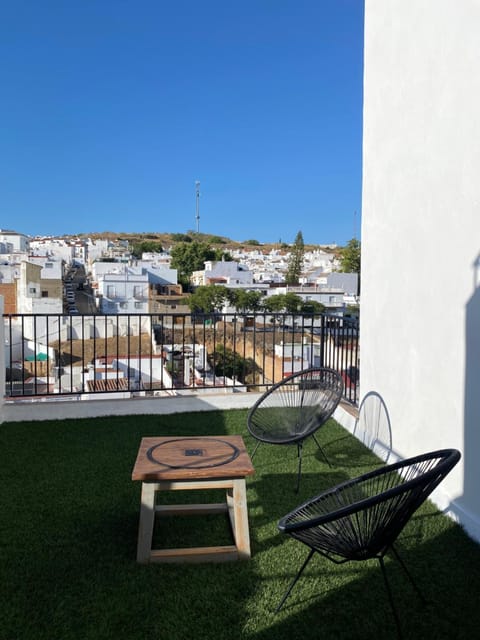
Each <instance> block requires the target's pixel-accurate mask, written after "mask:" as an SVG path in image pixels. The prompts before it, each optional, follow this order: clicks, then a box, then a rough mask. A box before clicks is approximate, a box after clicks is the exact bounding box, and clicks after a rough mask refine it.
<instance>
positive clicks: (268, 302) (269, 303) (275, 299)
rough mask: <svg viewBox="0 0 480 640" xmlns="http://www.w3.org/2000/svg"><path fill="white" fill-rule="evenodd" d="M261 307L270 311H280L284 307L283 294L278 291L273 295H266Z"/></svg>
mask: <svg viewBox="0 0 480 640" xmlns="http://www.w3.org/2000/svg"><path fill="white" fill-rule="evenodd" d="M263 307H264V309H265V310H266V311H269V312H271V313H280V312H281V311H283V310H284V309H285V294H284V293H278V294H276V295H274V296H268V297H267V298H266V299H265V300H264V302H263Z"/></svg>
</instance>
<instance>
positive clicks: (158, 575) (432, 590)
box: [0, 411, 480, 640]
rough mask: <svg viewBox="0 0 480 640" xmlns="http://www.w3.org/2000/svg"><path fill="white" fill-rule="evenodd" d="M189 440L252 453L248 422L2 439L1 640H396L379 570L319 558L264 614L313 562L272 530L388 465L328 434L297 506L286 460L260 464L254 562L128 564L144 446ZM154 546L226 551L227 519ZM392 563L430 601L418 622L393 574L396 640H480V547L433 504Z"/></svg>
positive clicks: (56, 428) (311, 446)
mask: <svg viewBox="0 0 480 640" xmlns="http://www.w3.org/2000/svg"><path fill="white" fill-rule="evenodd" d="M197 434H203V435H207V434H208V435H215V434H242V435H244V436H245V442H246V444H247V448H248V449H249V450H250V451H252V449H253V443H252V441H251V439H250V437H249V436H248V435H247V432H246V412H245V411H226V412H207V413H190V414H174V415H170V416H135V417H112V418H97V419H88V420H62V421H49V422H32V423H26V422H24V423H9V424H2V425H0V449H1V463H0V495H1V509H2V510H1V516H0V638H1V640H26V639H29V640H30V639H31V640H43V639H45V640H47V639H48V640H70V639H78V640H80V639H81V640H90V639H102V640H103V639H105V640H110V639H111V640H130V639H132V640H133V639H138V640H143V639H149V640H150V639H152V640H164V639H165V640H204V639H205V640H207V639H213V640H215V639H219V640H220V639H223V638H224V639H225V640H232V639H233V640H234V639H237V638H238V639H241V638H247V639H248V638H252V639H256V640H287V639H288V640H294V639H296V638H301V639H302V640H309V639H312V640H313V639H314V638H315V639H317V638H323V639H325V638H326V639H330V638H332V639H337V638H340V639H347V638H348V639H363V638H390V637H395V635H396V631H395V625H394V622H393V618H392V616H391V612H390V609H389V605H388V601H387V598H386V594H385V591H384V586H383V581H382V577H381V573H380V570H379V568H378V563H376V562H375V561H371V562H368V563H367V562H364V563H358V564H354V563H347V564H344V565H340V566H337V565H335V564H333V563H331V562H329V561H328V560H325V559H323V558H321V557H320V556H318V557H316V558H314V559H313V560H312V562H311V563H310V564H309V566H308V567H307V569H306V571H305V573H304V575H303V576H302V578H301V579H300V581H299V582H298V584H297V585H296V587H295V589H294V590H293V592H292V594H291V596H290V598H289V599H288V600H287V603H286V604H285V607H284V609H283V610H282V611H281V612H280V613H279V614H277V615H275V614H274V613H273V611H274V609H275V607H276V605H277V604H278V602H279V600H280V598H281V596H282V594H283V593H284V591H285V589H286V588H287V586H288V584H289V581H290V580H291V578H292V576H293V575H294V574H295V573H296V571H297V570H298V568H299V566H300V564H301V563H302V562H303V559H304V558H305V556H306V553H307V549H306V547H304V546H303V545H301V544H300V543H298V542H295V541H294V540H292V539H290V538H287V537H286V536H283V535H281V534H280V533H278V530H277V522H278V520H279V518H280V517H281V516H283V515H284V514H285V513H287V512H288V511H290V510H291V509H292V508H293V507H295V506H296V505H297V504H299V503H300V502H302V501H303V500H305V499H306V498H308V497H309V496H312V495H315V494H316V493H319V492H320V491H321V490H323V489H325V488H328V487H330V486H332V485H335V484H337V483H338V482H340V481H342V480H344V479H346V478H348V477H354V476H357V475H360V474H361V473H363V472H365V471H367V470H369V469H371V468H373V467H375V466H377V465H379V464H381V463H380V461H379V460H378V459H377V458H375V456H373V454H372V453H371V452H370V451H368V450H367V449H366V448H364V447H363V446H362V445H361V444H360V443H359V442H358V441H357V440H355V439H354V438H353V437H352V436H350V435H349V434H348V433H347V432H346V431H344V430H343V429H342V428H341V427H340V426H338V425H337V424H336V423H335V422H334V421H333V420H331V421H330V422H329V423H328V424H327V425H326V426H325V427H324V428H322V429H321V430H320V431H319V433H318V439H319V441H320V444H321V445H322V447H324V449H325V452H326V454H327V456H328V458H329V459H330V461H331V462H332V463H333V465H334V466H333V467H332V468H329V467H328V466H327V465H326V464H325V462H324V461H323V460H322V457H321V455H320V454H319V452H318V449H317V447H316V445H315V443H314V442H313V441H311V442H309V443H308V444H307V445H306V446H305V452H304V456H305V457H304V465H303V475H302V481H301V486H300V492H299V494H298V495H297V494H295V492H294V486H295V474H296V469H297V458H296V450H295V448H293V447H292V448H290V447H289V448H283V447H273V446H267V445H262V446H261V447H260V448H259V450H258V451H257V453H256V455H255V459H254V464H255V470H256V473H255V475H254V476H252V477H251V478H249V479H248V480H247V491H248V507H249V520H250V535H251V545H252V558H251V559H250V560H248V561H244V562H230V563H223V564H195V565H187V564H184V565H160V564H151V565H145V566H143V565H138V564H137V563H136V560H135V556H136V538H137V527H138V514H139V504H140V483H138V482H132V481H131V471H132V467H133V464H134V461H135V458H136V453H137V449H138V445H139V442H140V439H141V437H142V436H147V435H197ZM178 493H182V494H183V493H185V494H187V493H188V492H178ZM172 495H173V494H172ZM182 497H185V496H183V495H182ZM214 499H215V498H214ZM155 541H156V544H158V545H159V546H161V545H166V546H170V545H172V544H174V545H175V546H181V545H186V546H188V545H189V544H192V542H193V541H195V542H193V544H198V542H199V541H201V544H211V545H216V544H224V543H225V544H229V543H230V542H229V541H230V531H229V528H228V525H227V520H226V517H225V516H223V515H218V516H217V515H216V516H208V517H203V516H196V517H191V518H190V517H185V518H183V517H182V518H169V519H168V525H167V524H166V525H165V527H164V528H163V529H162V528H160V529H159V530H156V533H155ZM398 549H399V551H400V552H401V553H402V556H403V558H404V559H405V561H406V563H407V564H408V566H409V568H410V570H411V572H412V574H413V575H414V577H415V579H416V581H417V583H418V584H419V586H421V588H422V590H423V591H424V592H425V594H426V595H427V597H428V599H429V601H430V603H429V605H428V606H427V607H423V606H422V605H421V604H420V602H419V601H418V600H417V597H416V594H415V593H414V592H413V591H412V590H411V588H410V585H409V584H408V583H407V582H406V581H405V578H404V575H403V573H402V572H401V570H400V569H399V567H398V565H397V564H396V563H395V561H394V560H392V561H387V570H388V571H389V576H390V578H391V583H392V587H393V591H394V594H395V598H396V602H397V604H398V609H399V611H400V614H401V618H402V625H403V630H404V636H405V638H415V639H421V638H425V639H428V640H430V639H432V638H433V639H435V640H439V639H442V638H448V639H449V640H452V639H455V638H468V639H469V640H471V639H473V638H476V637H478V629H479V625H480V607H479V604H478V603H479V600H478V597H479V596H478V594H479V593H480V547H479V546H478V545H477V544H475V543H474V542H472V541H471V540H470V539H469V538H468V537H467V536H466V535H465V534H464V532H463V531H462V530H461V528H460V527H458V526H457V525H455V524H454V523H452V522H451V521H450V520H449V519H448V518H446V517H444V516H442V515H441V514H439V513H438V512H437V511H436V509H435V508H434V507H433V506H432V505H431V504H430V503H427V504H425V505H424V506H423V507H422V508H421V509H420V510H419V511H418V512H417V514H416V516H415V517H414V519H412V521H411V522H410V524H409V525H408V526H407V528H406V529H405V530H404V532H403V534H402V536H401V538H400V540H399V542H398Z"/></svg>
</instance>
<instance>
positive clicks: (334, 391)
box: [247, 367, 343, 491]
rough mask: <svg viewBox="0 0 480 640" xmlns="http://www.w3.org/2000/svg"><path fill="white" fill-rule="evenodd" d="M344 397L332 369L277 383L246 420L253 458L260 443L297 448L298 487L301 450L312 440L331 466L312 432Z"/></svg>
mask: <svg viewBox="0 0 480 640" xmlns="http://www.w3.org/2000/svg"><path fill="white" fill-rule="evenodd" d="M342 395H343V380H342V377H341V375H340V374H339V373H338V372H337V371H334V370H333V369H328V368H324V367H312V368H310V369H304V370H302V371H299V372H297V373H294V374H293V375H291V376H289V377H288V378H285V379H284V380H281V381H280V382H277V383H276V384H275V385H273V386H272V387H271V388H270V389H269V390H268V391H266V392H265V393H264V394H263V395H262V396H261V397H260V398H259V399H258V400H257V402H256V403H255V404H254V405H253V407H252V408H251V409H250V411H249V413H248V416H247V427H248V431H249V432H250V434H251V435H252V436H253V437H254V438H255V439H256V440H258V442H257V444H256V446H255V449H254V450H253V453H252V458H253V456H254V455H255V452H256V451H257V449H258V447H259V445H260V444H261V443H262V442H266V443H268V444H280V445H291V444H296V445H297V453H298V474H297V487H296V490H297V491H298V488H299V486H300V475H301V471H302V446H303V443H304V441H305V439H306V438H308V437H309V436H312V437H313V439H314V440H315V442H316V443H317V446H318V448H319V449H320V451H321V453H322V455H323V457H324V458H325V460H326V461H327V463H328V465H329V466H332V465H331V464H330V462H329V460H328V458H327V456H326V455H325V452H324V451H323V449H322V448H321V446H320V445H319V443H318V440H317V439H316V438H315V432H316V431H317V430H318V429H319V428H320V427H321V426H322V425H323V424H325V422H326V421H327V420H328V418H330V416H331V415H332V414H333V412H334V411H335V409H336V408H337V405H338V403H339V402H340V399H341V398H342Z"/></svg>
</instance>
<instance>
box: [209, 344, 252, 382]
mask: <svg viewBox="0 0 480 640" xmlns="http://www.w3.org/2000/svg"><path fill="white" fill-rule="evenodd" d="M209 363H210V366H211V367H212V368H213V369H214V371H215V375H216V376H226V377H227V378H236V379H237V380H238V381H239V382H242V383H245V382H248V381H249V379H251V378H252V376H253V377H254V374H255V372H256V371H257V370H258V366H257V364H256V363H255V361H254V360H253V359H252V358H242V357H241V356H240V355H239V354H238V353H236V352H235V351H232V349H228V348H227V347H224V346H223V344H217V346H216V347H215V351H214V353H212V354H211V355H210V356H209Z"/></svg>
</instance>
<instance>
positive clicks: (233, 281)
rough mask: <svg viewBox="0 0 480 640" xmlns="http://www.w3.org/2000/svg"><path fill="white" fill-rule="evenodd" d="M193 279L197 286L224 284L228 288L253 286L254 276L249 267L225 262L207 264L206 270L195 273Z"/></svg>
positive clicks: (209, 262)
mask: <svg viewBox="0 0 480 640" xmlns="http://www.w3.org/2000/svg"><path fill="white" fill-rule="evenodd" d="M191 279H192V283H193V284H194V285H195V286H201V285H208V284H223V285H225V286H226V287H228V286H229V285H239V284H240V285H248V284H253V274H252V272H251V271H250V270H249V269H248V267H246V266H245V265H243V264H240V263H239V262H234V261H231V262H227V261H223V260H222V261H219V262H215V261H211V260H209V261H207V262H205V269H204V270H202V271H194V272H193V274H192V278H191Z"/></svg>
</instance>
